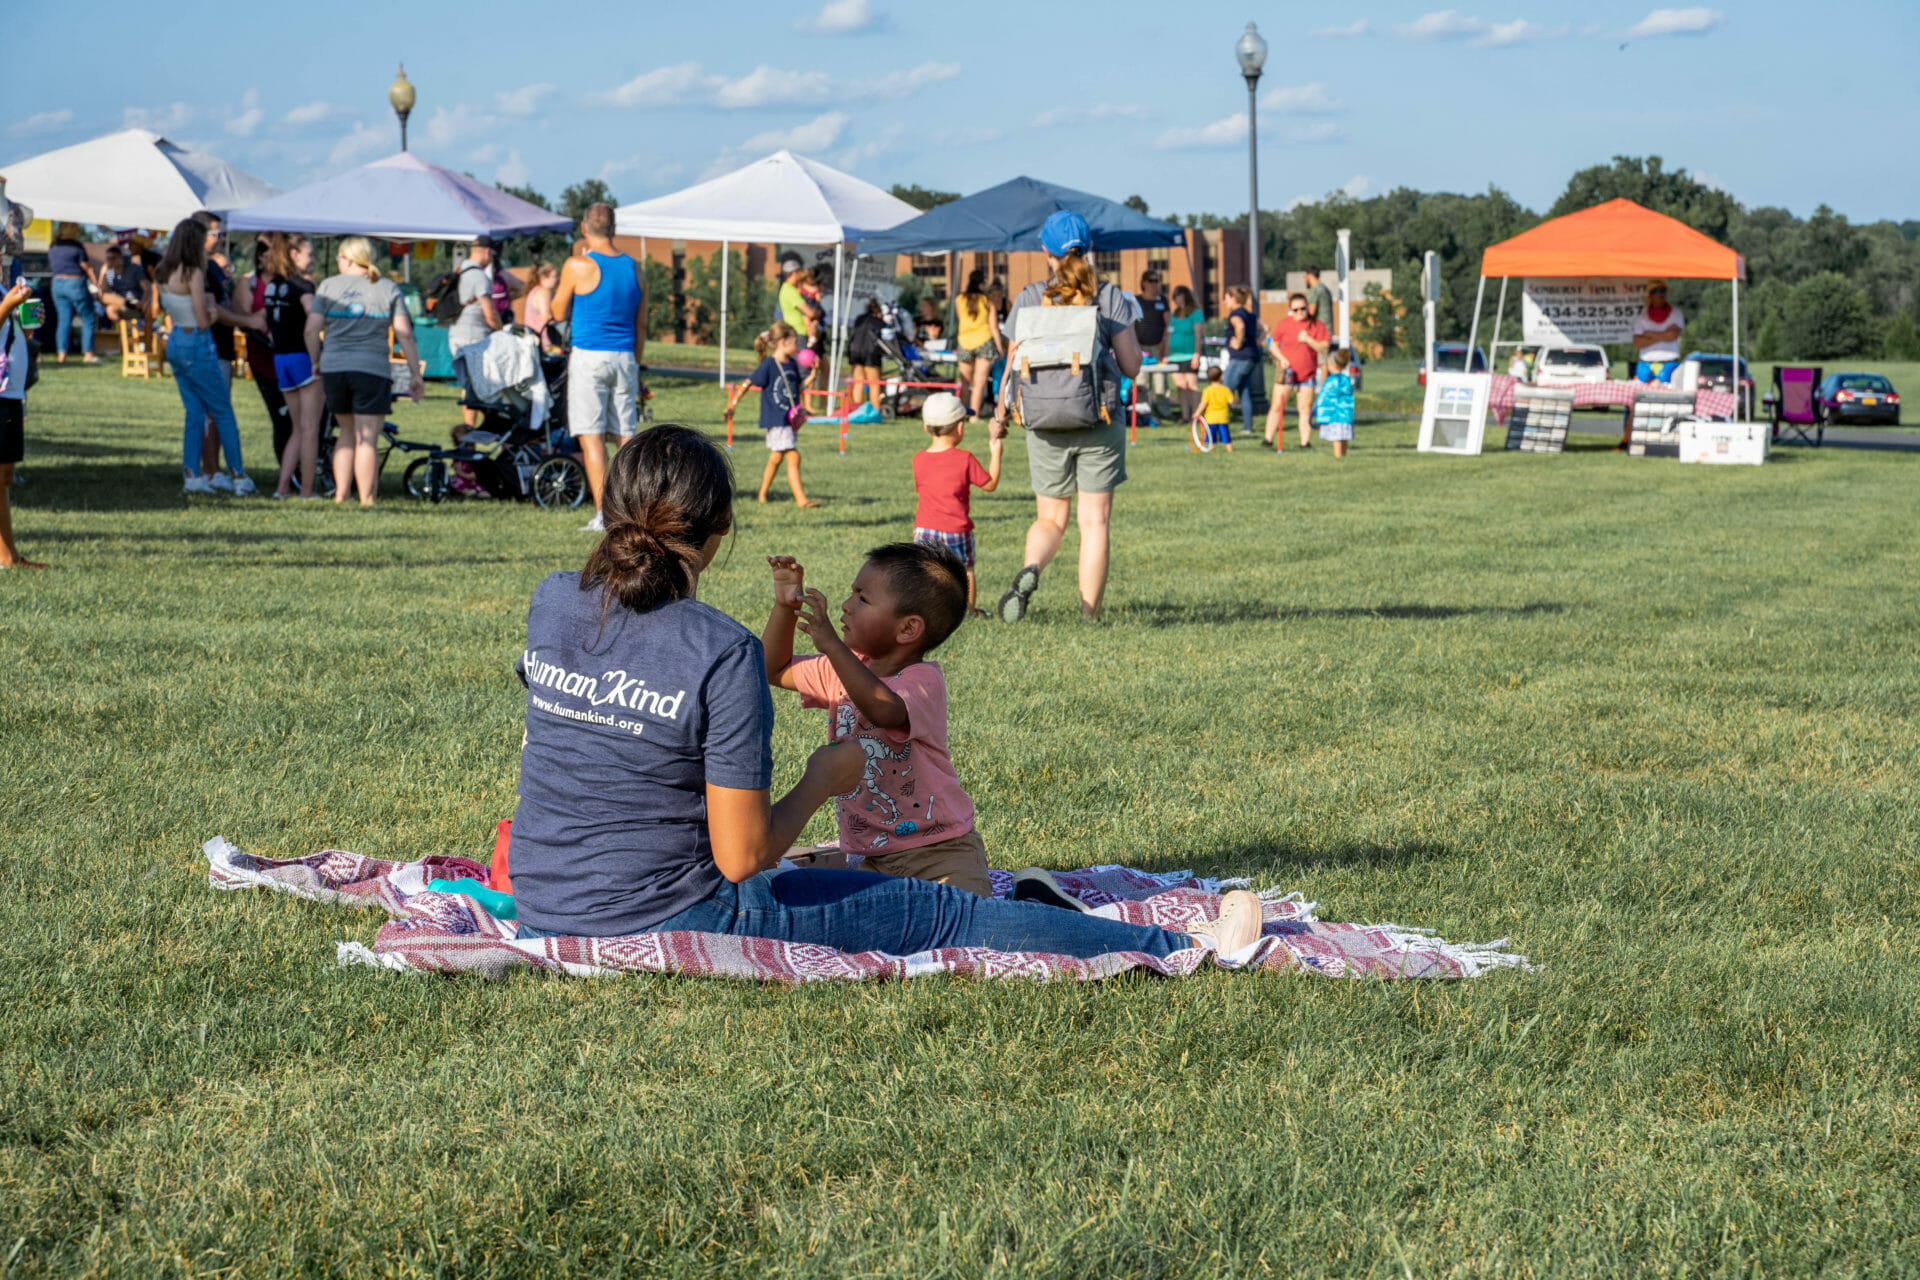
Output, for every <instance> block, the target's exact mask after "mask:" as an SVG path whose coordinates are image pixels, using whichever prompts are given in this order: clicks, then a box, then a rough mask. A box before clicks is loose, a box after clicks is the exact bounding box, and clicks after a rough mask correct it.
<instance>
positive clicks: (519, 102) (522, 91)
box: [493, 84, 554, 185]
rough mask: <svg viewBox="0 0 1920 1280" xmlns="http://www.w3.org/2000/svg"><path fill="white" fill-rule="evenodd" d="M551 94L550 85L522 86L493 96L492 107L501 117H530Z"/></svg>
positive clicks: (551, 88)
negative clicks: (495, 108)
mask: <svg viewBox="0 0 1920 1280" xmlns="http://www.w3.org/2000/svg"><path fill="white" fill-rule="evenodd" d="M553 92H554V87H553V86H552V85H550V84H529V85H522V86H521V87H520V88H518V89H508V90H507V91H506V92H504V93H496V94H494V95H493V105H494V106H496V107H498V108H499V109H500V114H502V115H508V116H530V115H532V114H534V113H535V112H537V111H538V110H540V104H541V102H543V101H545V100H546V98H547V97H548V95H550V94H552V93H553ZM515 185H518V184H515Z"/></svg>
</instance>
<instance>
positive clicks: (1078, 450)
mask: <svg viewBox="0 0 1920 1280" xmlns="http://www.w3.org/2000/svg"><path fill="white" fill-rule="evenodd" d="M1092 244H1093V237H1092V233H1091V232H1090V231H1089V230H1088V229H1087V220H1086V219H1085V218H1082V217H1081V216H1080V215H1079V214H1077V213H1074V212H1072V211H1070V210H1066V209H1062V210H1060V211H1059V212H1057V213H1055V214H1054V215H1053V216H1052V217H1050V218H1048V219H1047V221H1046V224H1045V225H1044V226H1042V227H1041V228H1040V247H1041V248H1042V249H1044V250H1045V251H1046V254H1047V264H1048V266H1049V267H1050V268H1051V269H1052V271H1053V278H1052V279H1051V280H1049V281H1047V282H1046V283H1045V284H1044V285H1043V284H1040V283H1038V282H1036V283H1034V284H1030V285H1028V286H1027V287H1026V288H1024V289H1022V290H1021V291H1020V296H1019V297H1018V298H1016V299H1015V300H1014V304H1013V313H1012V315H1010V316H1009V317H1008V319H1007V325H1006V331H1007V333H1009V334H1011V333H1012V332H1013V327H1014V324H1015V322H1016V321H1017V320H1018V319H1019V316H1020V308H1022V307H1027V306H1040V305H1042V303H1043V300H1045V301H1050V302H1052V303H1054V304H1055V305H1066V306H1089V305H1090V306H1093V307H1095V308H1097V309H1098V310H1099V312H1100V332H1101V334H1102V335H1103V336H1104V337H1105V339H1106V343H1107V349H1108V352H1109V353H1110V354H1111V355H1112V357H1113V364H1114V366H1115V367H1116V369H1117V372H1116V385H1117V384H1118V378H1119V377H1122V376H1124V377H1128V378H1131V377H1135V376H1136V375H1138V374H1139V372H1140V340H1139V338H1138V337H1137V336H1136V335H1135V334H1134V332H1133V304H1132V303H1131V302H1129V301H1127V296H1126V295H1125V294H1124V293H1122V292H1120V290H1119V289H1117V288H1115V287H1114V286H1113V285H1110V284H1101V283H1099V280H1098V278H1097V277H1096V276H1095V275H1094V274H1093V266H1092V264H1091V263H1089V262H1088V261H1087V256H1088V254H1089V253H1090V252H1091V250H1092ZM1006 376H1008V377H1013V376H1015V375H1014V373H1013V370H1012V368H1011V367H1009V369H1008V371H1007V375H1006ZM1011 401H1012V397H1011V396H1008V395H1002V396H1001V397H1000V399H999V401H998V402H997V404H996V405H995V407H994V416H993V438H995V439H1004V438H1005V437H1006V435H1007V413H1008V410H1009V408H1010V407H1011ZM1027 470H1028V472H1029V474H1030V475H1031V477H1032V479H1033V500H1034V521H1033V526H1032V527H1031V528H1030V529H1028V530H1027V553H1026V562H1025V565H1024V567H1023V568H1022V569H1021V570H1020V572H1019V573H1018V574H1016V575H1015V576H1014V579H1013V585H1012V586H1011V587H1009V588H1008V589H1007V593H1006V594H1005V595H1003V596H1001V597H1000V608H999V613H1000V619H1001V621H1003V622H1018V621H1020V620H1021V619H1022V618H1024V617H1026V616H1027V602H1028V601H1029V600H1030V599H1031V598H1032V596H1033V593H1034V591H1035V590H1037V589H1038V588H1039V586H1040V571H1041V570H1042V569H1044V568H1045V567H1046V565H1047V562H1048V561H1049V560H1051V559H1053V557H1054V555H1055V554H1056V553H1057V552H1058V551H1059V550H1060V542H1061V540H1062V539H1063V538H1065V537H1066V533H1067V515H1068V513H1069V512H1071V511H1072V510H1073V508H1074V496H1075V495H1076V494H1078V495H1079V512H1078V515H1079V525H1080V614H1081V616H1082V617H1084V618H1088V619H1093V618H1098V617H1099V616H1100V602H1101V600H1102V598H1103V597H1104V596H1105V595H1106V591H1107V559H1108V525H1109V522H1110V520H1111V517H1112V514H1113V491H1114V490H1115V489H1117V488H1119V487H1120V485H1121V483H1122V482H1123V481H1125V480H1126V478H1127V427H1126V423H1125V422H1123V421H1122V420H1121V419H1120V418H1119V417H1118V416H1117V415H1116V416H1115V417H1114V419H1113V420H1112V421H1111V422H1104V423H1091V424H1089V425H1088V426H1087V427H1085V428H1084V429H1081V430H1077V431H1029V432H1028V433H1027Z"/></svg>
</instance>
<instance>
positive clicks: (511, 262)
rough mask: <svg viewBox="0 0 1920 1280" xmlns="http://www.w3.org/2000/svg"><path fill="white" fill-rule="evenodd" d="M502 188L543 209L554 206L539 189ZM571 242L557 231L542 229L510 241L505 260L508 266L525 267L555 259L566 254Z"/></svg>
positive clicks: (549, 208) (550, 208)
mask: <svg viewBox="0 0 1920 1280" xmlns="http://www.w3.org/2000/svg"><path fill="white" fill-rule="evenodd" d="M500 189H501V190H502V191H504V192H506V193H507V194H508V195H510V196H517V197H518V198H520V199H522V200H525V201H526V202H527V203H528V204H535V205H539V206H540V207H541V208H542V209H546V210H549V211H551V210H552V208H553V205H552V204H551V203H549V202H548V200H547V198H546V197H545V196H543V195H541V194H540V193H539V192H538V191H535V190H534V189H533V188H532V187H502V188H500ZM569 243H571V242H570V241H569V239H568V238H567V237H566V236H565V235H562V234H561V233H559V232H557V231H542V232H539V233H537V234H535V235H531V236H524V237H522V236H516V237H514V238H513V239H512V240H510V241H508V243H507V251H506V253H507V256H506V258H505V259H504V260H505V262H506V263H507V265H508V266H512V267H524V266H529V265H531V264H533V263H536V262H550V261H554V260H556V259H559V258H564V257H565V256H566V254H567V246H568V245H569Z"/></svg>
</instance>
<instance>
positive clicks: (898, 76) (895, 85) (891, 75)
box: [840, 62, 960, 98]
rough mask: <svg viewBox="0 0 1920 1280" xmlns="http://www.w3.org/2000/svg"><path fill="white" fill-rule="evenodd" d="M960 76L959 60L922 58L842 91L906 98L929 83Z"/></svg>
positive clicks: (861, 95) (858, 95)
mask: <svg viewBox="0 0 1920 1280" xmlns="http://www.w3.org/2000/svg"><path fill="white" fill-rule="evenodd" d="M959 76H960V64H959V63H957V62H923V63H921V64H920V65H919V66H917V67H910V68H908V69H907V70H905V71H889V72H887V74H886V75H884V76H881V77H880V78H879V79H878V80H871V81H859V80H855V81H852V82H850V83H848V84H846V85H843V86H842V87H841V90H840V92H841V95H842V96H844V97H851V98H905V97H909V96H911V95H913V94H916V93H918V92H920V90H922V89H924V88H926V87H927V86H928V85H934V84H939V83H940V82H941V81H943V80H955V79H958V78H959Z"/></svg>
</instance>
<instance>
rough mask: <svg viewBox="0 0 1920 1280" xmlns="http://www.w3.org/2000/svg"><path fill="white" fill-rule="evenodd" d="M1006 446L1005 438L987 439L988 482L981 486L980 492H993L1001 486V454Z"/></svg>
mask: <svg viewBox="0 0 1920 1280" xmlns="http://www.w3.org/2000/svg"><path fill="white" fill-rule="evenodd" d="M1006 446H1007V442H1006V440H1005V439H1004V438H1001V439H995V440H989V441H987V482H986V483H985V484H983V485H981V486H980V492H982V493H992V492H993V491H994V490H995V489H998V488H999V487H1000V454H1001V452H1002V451H1003V450H1004V449H1005V448H1006Z"/></svg>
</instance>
